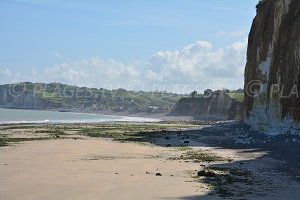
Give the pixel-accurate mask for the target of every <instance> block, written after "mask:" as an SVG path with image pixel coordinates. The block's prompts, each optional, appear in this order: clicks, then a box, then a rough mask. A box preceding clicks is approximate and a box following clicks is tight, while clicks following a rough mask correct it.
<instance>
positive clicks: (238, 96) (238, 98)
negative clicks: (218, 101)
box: [227, 93, 244, 102]
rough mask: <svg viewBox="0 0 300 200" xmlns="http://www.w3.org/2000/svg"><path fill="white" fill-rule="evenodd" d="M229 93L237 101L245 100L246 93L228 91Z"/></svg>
mask: <svg viewBox="0 0 300 200" xmlns="http://www.w3.org/2000/svg"><path fill="white" fill-rule="evenodd" d="M227 95H228V96H230V98H232V99H234V100H236V101H239V102H242V101H244V93H227Z"/></svg>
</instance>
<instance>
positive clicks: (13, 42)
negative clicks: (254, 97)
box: [0, 0, 258, 93]
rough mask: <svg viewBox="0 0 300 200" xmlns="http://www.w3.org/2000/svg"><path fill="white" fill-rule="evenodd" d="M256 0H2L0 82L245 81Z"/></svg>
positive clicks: (180, 89)
mask: <svg viewBox="0 0 300 200" xmlns="http://www.w3.org/2000/svg"><path fill="white" fill-rule="evenodd" d="M257 2H258V0H242V1H237V0H210V1H207V0H151V1H150V0H148V1H146V0H126V1H124V0H109V1H104V0H86V1H80V0H1V1H0V45H1V48H0V84H5V83H15V82H22V81H32V82H46V83H49V82H61V83H67V84H72V85H79V86H87V87H97V88H100V87H104V88H107V89H112V88H125V89H128V90H167V91H171V92H177V93H184V92H187V91H193V90H198V91H202V90H204V89H207V88H210V89H222V88H229V89H238V88H242V87H243V75H244V68H245V63H246V49H247V37H248V33H249V30H250V27H251V23H252V20H253V18H254V17H255V13H256V10H255V6H256V4H257Z"/></svg>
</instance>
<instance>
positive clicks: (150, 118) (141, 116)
mask: <svg viewBox="0 0 300 200" xmlns="http://www.w3.org/2000/svg"><path fill="white" fill-rule="evenodd" d="M0 109H6V110H21V111H34V112H35V111H37V112H39V111H41V112H43V111H44V112H57V113H71V114H91V115H102V116H107V117H122V118H123V119H122V118H121V119H119V120H118V119H114V120H111V121H110V120H107V119H105V120H103V121H101V119H81V120H80V119H79V120H76V119H70V120H68V119H67V120H53V119H52V120H31V121H26V120H22V121H21V120H18V121H14V120H11V121H3V122H0V126H1V125H5V124H86V123H105V122H123V121H125V122H159V121H192V120H194V117H192V116H170V115H169V113H143V112H140V113H129V112H115V111H82V110H78V111H75V110H74V111H67V112H65V111H64V112H61V111H59V110H56V109H43V110H40V109H16V108H0Z"/></svg>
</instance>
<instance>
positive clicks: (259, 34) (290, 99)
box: [245, 0, 300, 134]
mask: <svg viewBox="0 0 300 200" xmlns="http://www.w3.org/2000/svg"><path fill="white" fill-rule="evenodd" d="M299 68H300V1H299V0H263V1H261V2H260V3H259V4H258V5H257V15H256V17H255V19H254V20H253V24H252V28H251V31H250V34H249V40H248V51H247V64H246V69H245V107H246V108H245V114H246V120H245V121H246V123H248V124H249V125H251V126H252V127H254V128H257V129H259V130H261V131H264V132H266V133H269V134H278V133H287V132H288V133H297V132H298V133H299V131H300V125H299V121H300V99H299V92H300V69H299Z"/></svg>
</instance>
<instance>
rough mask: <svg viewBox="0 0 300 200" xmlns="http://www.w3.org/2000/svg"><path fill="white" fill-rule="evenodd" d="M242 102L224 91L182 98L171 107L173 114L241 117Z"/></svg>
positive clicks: (218, 117)
mask: <svg viewBox="0 0 300 200" xmlns="http://www.w3.org/2000/svg"><path fill="white" fill-rule="evenodd" d="M242 105H243V103H240V102H238V101H235V100H233V99H231V98H230V97H229V96H228V95H226V94H224V93H214V94H212V95H210V96H207V97H196V98H182V99H180V100H179V101H178V102H177V104H176V105H175V106H174V108H173V109H172V111H171V113H170V115H173V116H194V117H196V118H208V119H241V116H242V114H241V111H242V110H243V106H242Z"/></svg>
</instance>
